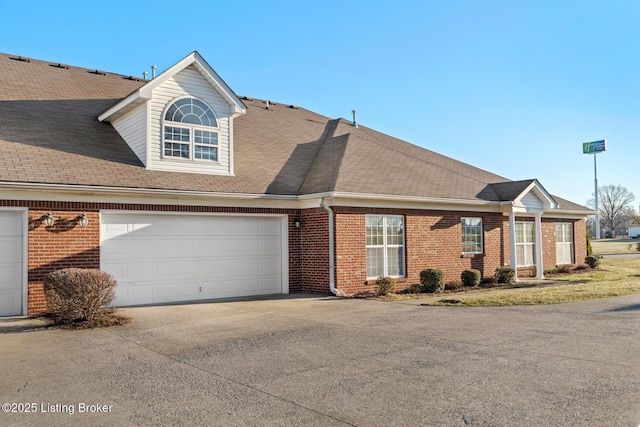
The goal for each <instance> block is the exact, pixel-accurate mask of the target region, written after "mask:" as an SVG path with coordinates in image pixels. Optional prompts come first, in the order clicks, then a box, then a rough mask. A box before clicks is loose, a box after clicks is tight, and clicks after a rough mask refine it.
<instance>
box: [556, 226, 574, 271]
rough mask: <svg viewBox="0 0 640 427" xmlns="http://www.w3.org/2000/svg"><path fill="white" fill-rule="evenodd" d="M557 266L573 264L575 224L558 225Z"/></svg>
mask: <svg viewBox="0 0 640 427" xmlns="http://www.w3.org/2000/svg"><path fill="white" fill-rule="evenodd" d="M556 264H559V265H560V264H573V224H571V223H570V222H557V223H556Z"/></svg>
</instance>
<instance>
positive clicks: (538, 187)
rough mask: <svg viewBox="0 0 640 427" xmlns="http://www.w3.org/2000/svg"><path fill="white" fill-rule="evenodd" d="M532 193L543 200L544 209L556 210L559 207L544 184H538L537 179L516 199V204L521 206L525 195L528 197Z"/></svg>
mask: <svg viewBox="0 0 640 427" xmlns="http://www.w3.org/2000/svg"><path fill="white" fill-rule="evenodd" d="M530 191H533V192H534V193H535V194H536V196H537V197H538V198H539V199H541V200H542V204H543V206H544V209H554V208H557V207H558V203H557V202H556V201H555V200H554V199H553V197H552V196H551V194H549V192H548V191H547V190H546V189H545V188H544V187H543V186H542V184H540V182H538V180H537V179H534V180H533V182H532V183H531V184H529V185H528V186H527V188H526V189H525V190H524V191H523V192H522V193H520V194H519V195H518V197H516V198H515V199H514V203H516V204H521V203H522V198H523V197H524V196H525V195H527V193H529V192H530Z"/></svg>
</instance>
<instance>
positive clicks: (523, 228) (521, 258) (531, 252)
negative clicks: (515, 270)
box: [516, 222, 536, 267]
mask: <svg viewBox="0 0 640 427" xmlns="http://www.w3.org/2000/svg"><path fill="white" fill-rule="evenodd" d="M535 242H536V235H535V224H534V223H533V222H516V264H517V266H518V267H523V266H524V267H527V266H531V265H535V263H536V257H535V253H536V243H535Z"/></svg>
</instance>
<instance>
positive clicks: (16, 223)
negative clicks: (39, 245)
mask: <svg viewBox="0 0 640 427" xmlns="http://www.w3.org/2000/svg"><path fill="white" fill-rule="evenodd" d="M23 257H24V219H23V212H19V211H12V210H0V316H15V315H21V314H23V312H22V307H23V289H24V279H23V277H24V260H23Z"/></svg>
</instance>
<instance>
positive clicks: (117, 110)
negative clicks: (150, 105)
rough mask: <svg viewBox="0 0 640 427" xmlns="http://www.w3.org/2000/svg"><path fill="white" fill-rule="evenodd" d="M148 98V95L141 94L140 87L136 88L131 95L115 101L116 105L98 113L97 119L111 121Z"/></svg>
mask: <svg viewBox="0 0 640 427" xmlns="http://www.w3.org/2000/svg"><path fill="white" fill-rule="evenodd" d="M143 87H144V86H143ZM150 99H151V98H150V97H146V96H143V95H141V94H140V89H138V90H137V91H135V92H133V93H132V94H131V95H129V96H127V97H126V98H124V99H123V100H121V101H119V102H118V103H116V105H114V106H112V107H110V108H109V109H108V110H106V111H105V112H104V113H102V114H100V115H99V116H98V120H99V121H101V122H104V121H107V122H112V121H113V120H115V119H117V118H118V117H120V116H122V115H123V114H125V113H126V112H127V111H131V110H133V109H134V108H135V107H137V106H138V105H140V104H142V103H145V102H147V101H148V100H150Z"/></svg>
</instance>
